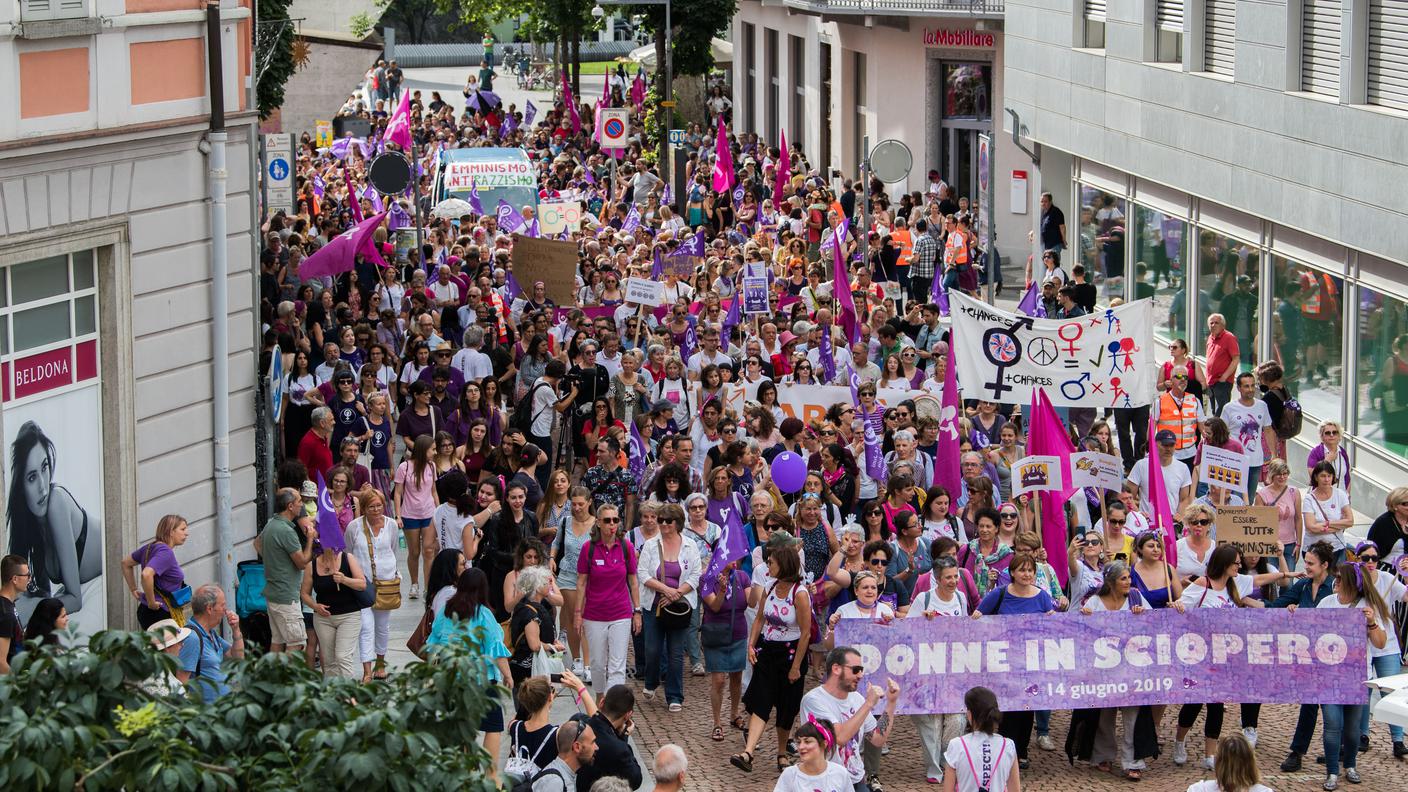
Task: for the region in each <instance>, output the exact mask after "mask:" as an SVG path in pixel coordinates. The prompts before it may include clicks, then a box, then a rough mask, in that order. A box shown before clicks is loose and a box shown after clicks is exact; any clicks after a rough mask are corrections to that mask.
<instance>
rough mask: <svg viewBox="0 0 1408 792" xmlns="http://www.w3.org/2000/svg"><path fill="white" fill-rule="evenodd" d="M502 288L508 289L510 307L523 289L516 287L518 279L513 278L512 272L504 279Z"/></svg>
mask: <svg viewBox="0 0 1408 792" xmlns="http://www.w3.org/2000/svg"><path fill="white" fill-rule="evenodd" d="M504 287H505V288H506V289H508V302H509V306H510V307H512V305H513V301H514V300H517V299H518V297H519V296H520V295H521V294H523V287H522V286H519V285H518V278H515V277H513V272H512V271H510V272H509V273H508V276H507V277H506V278H504Z"/></svg>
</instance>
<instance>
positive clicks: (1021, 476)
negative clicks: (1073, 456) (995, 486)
mask: <svg viewBox="0 0 1408 792" xmlns="http://www.w3.org/2000/svg"><path fill="white" fill-rule="evenodd" d="M1063 488H1064V486H1063V484H1062V481H1061V458H1060V457H1058V456H1051V455H1045V454H1033V455H1032V456H1028V457H1022V458H1021V459H1019V460H1017V464H1015V465H1013V466H1012V496H1013V497H1016V496H1018V495H1023V494H1025V493H1028V492H1040V491H1042V490H1060V489H1063Z"/></svg>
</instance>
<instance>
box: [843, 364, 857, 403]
mask: <svg viewBox="0 0 1408 792" xmlns="http://www.w3.org/2000/svg"><path fill="white" fill-rule="evenodd" d="M846 384H847V385H849V386H851V404H854V405H855V406H857V407H859V406H860V375H859V374H857V373H856V367H855V366H854V365H852V364H851V361H850V360H847V361H846Z"/></svg>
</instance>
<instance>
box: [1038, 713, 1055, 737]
mask: <svg viewBox="0 0 1408 792" xmlns="http://www.w3.org/2000/svg"><path fill="white" fill-rule="evenodd" d="M1049 734H1051V710H1037V711H1036V736H1038V737H1045V736H1047V735H1049Z"/></svg>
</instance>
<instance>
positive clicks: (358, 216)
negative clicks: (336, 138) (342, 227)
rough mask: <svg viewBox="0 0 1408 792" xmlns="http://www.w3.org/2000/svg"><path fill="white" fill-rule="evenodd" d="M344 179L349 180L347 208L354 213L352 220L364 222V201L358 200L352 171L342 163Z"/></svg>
mask: <svg viewBox="0 0 1408 792" xmlns="http://www.w3.org/2000/svg"><path fill="white" fill-rule="evenodd" d="M342 179H343V181H345V182H347V210H348V211H349V212H351V213H352V222H354V223H360V222H362V202H361V201H359V200H357V188H356V187H353V186H352V172H351V171H349V170H348V169H347V165H346V163H343V165H342Z"/></svg>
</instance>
